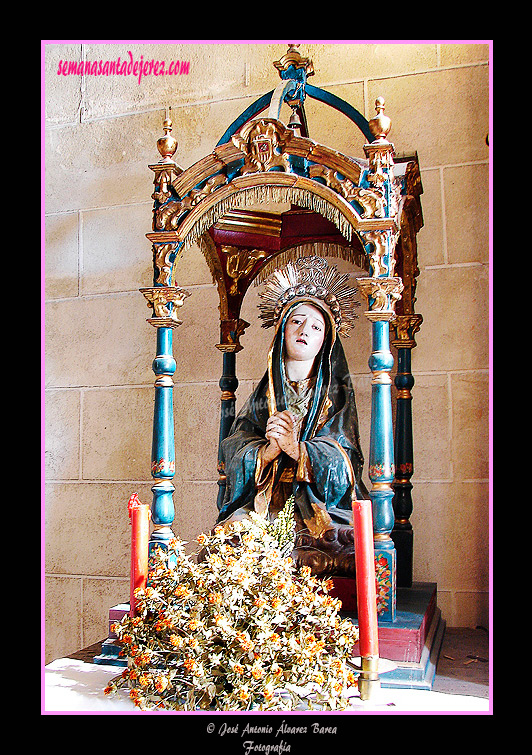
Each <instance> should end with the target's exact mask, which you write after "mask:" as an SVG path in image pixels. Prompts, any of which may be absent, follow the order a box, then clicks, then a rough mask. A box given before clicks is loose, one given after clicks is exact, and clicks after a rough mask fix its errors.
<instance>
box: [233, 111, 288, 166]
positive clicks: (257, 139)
mask: <svg viewBox="0 0 532 755" xmlns="http://www.w3.org/2000/svg"><path fill="white" fill-rule="evenodd" d="M291 138H292V131H291V130H290V129H289V128H286V127H285V126H284V125H283V124H282V123H281V122H280V121H275V120H271V119H267V118H261V119H260V120H256V121H250V123H247V124H246V125H245V126H244V127H243V128H242V129H241V130H240V132H239V133H238V134H235V135H234V136H233V137H232V140H233V144H234V145H235V146H236V147H238V149H240V150H241V151H242V152H243V153H244V155H245V159H244V166H243V168H242V175H244V174H246V173H257V172H263V171H266V170H270V169H271V168H277V167H280V168H283V170H285V171H286V172H291V167H290V162H289V160H288V155H287V154H286V153H285V149H284V147H285V144H286V142H288V141H289V140H290V139H291Z"/></svg>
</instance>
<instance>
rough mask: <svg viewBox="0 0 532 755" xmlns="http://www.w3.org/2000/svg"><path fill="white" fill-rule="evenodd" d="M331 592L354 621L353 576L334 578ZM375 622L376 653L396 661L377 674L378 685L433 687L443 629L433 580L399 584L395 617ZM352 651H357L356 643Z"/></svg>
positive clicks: (354, 652) (355, 620)
mask: <svg viewBox="0 0 532 755" xmlns="http://www.w3.org/2000/svg"><path fill="white" fill-rule="evenodd" d="M333 594H334V595H335V596H336V597H339V598H340V599H341V600H342V604H343V606H344V610H342V611H341V614H342V615H343V616H345V617H347V618H349V619H351V620H352V621H353V622H354V623H355V624H356V623H357V613H356V589H355V587H354V580H349V579H347V578H345V582H341V581H340V579H338V578H337V579H335V591H334V593H333ZM378 625H379V656H380V657H381V658H386V659H387V660H390V661H393V662H394V663H395V664H396V668H395V669H394V670H392V671H388V672H386V673H383V674H381V675H380V680H381V686H382V687H402V688H407V689H412V688H415V689H425V690H430V689H432V684H433V682H434V675H435V673H436V665H437V663H438V657H439V654H440V649H441V644H442V641H443V635H444V632H445V621H444V620H443V619H442V616H441V611H440V609H439V608H438V606H437V589H436V584H435V583H434V582H413V583H412V587H399V588H398V589H397V614H396V620H395V621H393V622H391V621H382V620H379V621H378ZM353 655H354V656H358V655H359V648H358V644H357V645H356V646H355V648H354V651H353Z"/></svg>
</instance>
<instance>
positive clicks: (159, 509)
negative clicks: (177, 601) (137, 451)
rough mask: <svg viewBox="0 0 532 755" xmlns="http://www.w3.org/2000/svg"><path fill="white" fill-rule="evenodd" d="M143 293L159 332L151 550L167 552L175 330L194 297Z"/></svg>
mask: <svg viewBox="0 0 532 755" xmlns="http://www.w3.org/2000/svg"><path fill="white" fill-rule="evenodd" d="M140 291H141V293H142V294H144V297H145V298H146V300H147V301H148V306H150V307H153V315H154V316H153V317H150V318H148V322H149V323H150V324H151V325H153V326H154V328H156V330H157V353H156V355H155V359H154V360H153V362H152V369H153V372H154V373H155V384H154V387H155V399H154V406H153V433H152V444H151V475H152V477H153V479H154V484H153V486H152V493H153V499H152V506H151V521H152V525H153V531H152V534H151V537H150V549H152V548H153V547H154V546H155V545H160V546H162V547H163V548H164V547H165V546H166V545H168V542H169V541H170V540H171V538H172V537H174V533H173V531H172V526H171V525H172V523H173V521H174V513H175V511H174V501H173V493H174V490H175V488H174V485H173V483H172V480H173V477H174V475H175V444H174V406H173V398H174V397H173V393H174V381H173V380H172V377H173V375H174V372H175V369H176V362H175V359H174V357H173V354H172V333H173V329H174V328H177V327H179V325H181V324H182V322H181V320H179V319H178V317H177V312H178V310H179V308H180V307H182V306H183V302H184V300H185V298H186V297H187V296H190V293H189V292H188V291H186V290H185V289H183V288H179V287H178V286H152V287H150V288H141V289H140Z"/></svg>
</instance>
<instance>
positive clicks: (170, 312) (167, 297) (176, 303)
mask: <svg viewBox="0 0 532 755" xmlns="http://www.w3.org/2000/svg"><path fill="white" fill-rule="evenodd" d="M139 291H140V292H141V293H142V294H143V295H144V297H145V298H146V300H147V302H148V307H152V308H153V314H154V316H153V317H149V318H147V322H149V323H150V324H151V325H153V326H154V327H155V328H177V327H178V326H179V325H181V324H182V322H183V321H182V320H179V319H178V317H177V311H178V309H179V308H180V307H182V306H183V303H184V301H185V299H186V298H187V296H190V291H186V290H185V289H184V288H179V287H177V286H150V287H149V288H141V289H139Z"/></svg>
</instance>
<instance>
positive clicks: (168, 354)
mask: <svg viewBox="0 0 532 755" xmlns="http://www.w3.org/2000/svg"><path fill="white" fill-rule="evenodd" d="M152 368H153V372H154V373H155V376H156V379H155V401H154V410H153V435H152V448H151V474H152V477H153V479H154V480H155V483H154V485H153V487H152V493H153V501H152V508H151V516H152V524H153V526H154V529H153V532H152V535H151V539H150V543H153V544H159V545H162V546H164V545H167V544H168V541H169V540H170V539H171V538H172V537H173V532H172V529H171V525H172V523H173V521H174V514H175V511H174V501H173V493H174V490H175V488H174V485H173V483H172V479H173V477H174V474H175V444H174V409H173V390H174V383H173V380H172V376H173V374H174V372H175V369H176V362H175V359H174V357H173V354H172V328H166V327H158V328H157V355H156V357H155V359H154V360H153V364H152Z"/></svg>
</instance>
